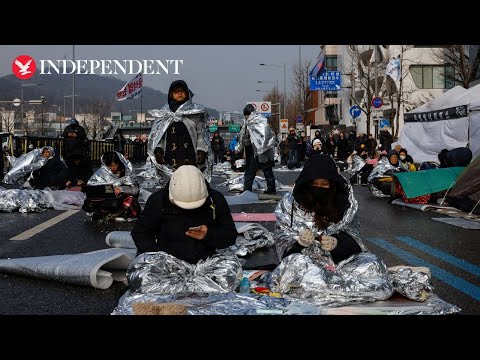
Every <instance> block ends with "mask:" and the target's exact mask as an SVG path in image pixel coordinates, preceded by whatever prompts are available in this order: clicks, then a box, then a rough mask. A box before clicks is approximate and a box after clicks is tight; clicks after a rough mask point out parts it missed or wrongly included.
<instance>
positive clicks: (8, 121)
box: [0, 104, 15, 134]
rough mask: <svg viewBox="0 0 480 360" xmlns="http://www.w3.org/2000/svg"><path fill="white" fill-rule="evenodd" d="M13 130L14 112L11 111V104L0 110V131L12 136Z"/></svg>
mask: <svg viewBox="0 0 480 360" xmlns="http://www.w3.org/2000/svg"><path fill="white" fill-rule="evenodd" d="M14 128H15V110H12V106H11V104H8V107H7V108H4V107H2V108H0V131H5V132H8V133H12V134H13V130H14Z"/></svg>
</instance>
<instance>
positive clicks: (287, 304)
mask: <svg viewBox="0 0 480 360" xmlns="http://www.w3.org/2000/svg"><path fill="white" fill-rule="evenodd" d="M146 302H154V303H157V304H162V303H177V304H183V305H186V306H187V314H188V315H263V314H264V315H276V314H279V315H320V314H321V310H320V309H319V308H318V307H314V306H311V305H309V304H304V303H300V302H295V301H290V300H287V299H283V298H275V297H272V296H265V295H253V294H239V293H235V292H228V293H177V294H171V295H157V294H142V293H132V292H131V291H130V290H127V291H126V292H125V294H123V295H122V297H121V298H120V299H119V301H118V304H117V306H116V307H115V309H114V310H113V312H112V314H111V315H133V314H134V313H133V310H132V305H133V304H135V303H146Z"/></svg>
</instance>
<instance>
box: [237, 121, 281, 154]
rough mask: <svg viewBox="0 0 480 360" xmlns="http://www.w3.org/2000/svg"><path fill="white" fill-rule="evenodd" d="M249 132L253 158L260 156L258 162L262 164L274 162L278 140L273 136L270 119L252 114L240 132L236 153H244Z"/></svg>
mask: <svg viewBox="0 0 480 360" xmlns="http://www.w3.org/2000/svg"><path fill="white" fill-rule="evenodd" d="M247 130H248V133H249V135H250V142H251V144H252V148H253V156H254V157H257V156H258V157H259V158H258V160H259V162H261V163H265V162H267V160H271V161H273V160H274V157H275V146H276V145H277V139H276V138H275V136H273V133H272V129H271V128H270V126H269V125H268V119H267V118H266V117H264V116H262V115H260V114H257V113H255V112H253V113H251V114H250V116H249V117H248V118H247V120H246V121H245V124H244V125H243V127H242V130H241V131H240V135H239V139H238V144H237V146H236V147H235V150H236V151H240V152H242V151H243V148H244V137H245V136H246V131H247ZM262 155H264V156H262Z"/></svg>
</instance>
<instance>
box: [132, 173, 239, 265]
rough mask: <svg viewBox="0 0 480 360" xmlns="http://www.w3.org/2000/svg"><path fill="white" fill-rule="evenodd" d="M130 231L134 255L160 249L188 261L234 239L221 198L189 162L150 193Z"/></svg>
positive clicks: (196, 259)
mask: <svg viewBox="0 0 480 360" xmlns="http://www.w3.org/2000/svg"><path fill="white" fill-rule="evenodd" d="M131 234H132V238H133V240H134V241H135V245H136V246H137V249H138V251H137V255H139V254H142V253H144V252H157V251H163V252H166V253H168V254H170V255H173V256H175V257H176V258H178V259H181V260H184V261H187V262H188V263H190V264H196V263H197V262H198V261H199V260H205V259H206V258H207V257H209V256H211V255H214V254H215V253H216V249H223V248H226V247H229V246H231V245H233V244H235V240H236V238H237V230H236V228H235V223H234V222H233V218H232V214H231V213H230V208H229V206H228V204H227V201H226V199H225V197H224V196H223V195H222V193H220V192H219V191H217V190H214V189H212V188H210V186H209V184H208V183H207V181H206V180H205V178H204V176H203V173H202V171H201V170H200V169H198V168H197V167H196V166H193V165H182V166H180V167H179V168H178V169H177V170H175V171H174V173H173V175H172V177H171V178H170V181H169V183H168V185H167V186H166V187H165V188H163V189H160V190H159V191H157V192H156V193H153V194H152V195H150V197H149V198H148V200H147V203H146V204H145V209H144V210H143V211H142V213H141V215H140V217H139V219H138V221H137V222H136V224H135V226H134V227H133V230H132V232H131Z"/></svg>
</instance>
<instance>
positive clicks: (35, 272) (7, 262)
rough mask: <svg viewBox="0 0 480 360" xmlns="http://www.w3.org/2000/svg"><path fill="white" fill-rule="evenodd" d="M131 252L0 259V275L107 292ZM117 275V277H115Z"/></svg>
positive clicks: (121, 275) (120, 277) (131, 256)
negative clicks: (105, 290) (90, 287)
mask: <svg viewBox="0 0 480 360" xmlns="http://www.w3.org/2000/svg"><path fill="white" fill-rule="evenodd" d="M135 254H136V251H135V250H132V249H104V250H97V251H92V252H88V253H83V254H74V255H52V256H39V257H28V258H18V259H1V260H0V273H2V274H13V275H21V276H28V277H33V278H37V279H42V280H52V281H59V282H62V283H68V284H73V285H82V286H93V287H94V288H97V289H107V288H109V287H110V285H112V283H113V281H114V280H119V281H126V279H125V273H126V269H127V268H128V265H129V264H130V262H131V261H132V260H133V259H134V258H135ZM117 276H118V277H117Z"/></svg>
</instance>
